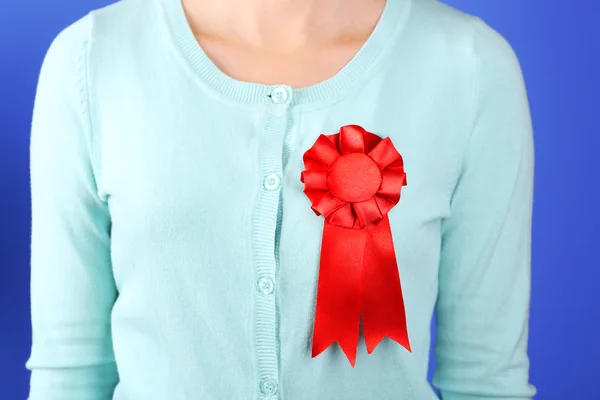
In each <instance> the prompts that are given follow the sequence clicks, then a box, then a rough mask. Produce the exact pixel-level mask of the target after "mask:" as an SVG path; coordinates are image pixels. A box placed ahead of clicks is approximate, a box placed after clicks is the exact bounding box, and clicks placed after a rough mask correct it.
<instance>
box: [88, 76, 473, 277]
mask: <svg viewBox="0 0 600 400" xmlns="http://www.w3.org/2000/svg"><path fill="white" fill-rule="evenodd" d="M391 89H392V90H391V92H390V88H386V89H385V90H384V88H383V87H381V86H379V85H371V86H368V87H367V88H365V90H363V91H362V93H361V96H356V97H353V98H351V99H350V98H349V99H348V100H346V101H343V102H340V103H338V104H335V105H332V106H329V107H324V108H321V109H311V110H302V109H301V108H298V109H296V108H294V107H293V106H289V107H288V106H282V104H277V103H276V102H273V103H272V104H267V105H264V106H262V107H253V108H246V109H239V108H235V107H233V106H232V107H229V106H227V105H223V104H221V103H218V102H208V101H207V102H203V106H202V107H198V108H197V109H194V108H193V107H183V108H181V109H176V110H173V109H172V108H170V109H168V110H165V109H164V108H161V107H157V106H154V107H152V109H153V112H152V113H146V114H144V115H140V114H137V115H136V113H130V114H127V115H126V116H125V117H124V118H105V120H106V121H110V122H109V123H107V124H105V125H104V129H103V130H102V132H101V135H100V138H101V140H100V141H99V142H98V149H99V150H100V151H99V152H98V154H99V163H98V165H99V167H100V168H99V170H100V171H101V173H100V174H99V175H98V188H99V191H100V194H101V196H103V197H105V198H106V199H107V201H108V203H109V206H110V210H111V217H112V233H113V239H116V240H113V246H114V248H115V249H116V251H117V252H118V251H121V248H124V247H125V246H127V251H128V252H132V251H133V252H137V253H138V254H146V255H147V254H151V253H152V252H153V251H156V249H161V251H165V246H169V245H168V243H173V246H171V247H172V248H173V251H174V252H175V251H176V249H182V251H183V250H184V249H195V248H201V249H202V252H196V251H195V250H191V251H190V253H189V254H190V257H192V255H193V254H196V256H197V257H201V258H202V260H196V262H194V261H191V259H190V261H189V262H190V263H191V264H195V265H196V266H197V264H198V263H200V264H206V263H210V262H213V261H214V260H223V261H222V262H223V263H225V264H231V265H232V267H233V268H237V267H236V266H235V264H236V263H239V262H248V263H252V262H257V263H260V262H261V261H260V260H254V261H253V257H255V256H254V254H255V253H256V251H265V252H266V253H268V254H270V255H269V257H271V256H272V258H273V260H276V261H273V262H280V263H286V264H287V265H288V268H287V271H288V273H291V275H290V277H292V276H293V278H291V279H293V280H294V281H295V282H301V281H302V279H311V277H314V273H315V271H316V268H317V267H318V256H319V250H320V246H321V239H322V231H323V223H324V217H323V216H318V215H316V214H315V213H314V211H313V210H312V209H311V200H310V199H309V197H308V196H307V194H306V193H305V183H303V182H302V180H301V173H302V171H303V170H305V168H306V163H305V155H306V153H307V151H308V150H309V149H310V148H311V147H312V146H313V145H314V144H315V142H316V141H317V140H318V139H319V136H320V135H321V134H325V135H331V134H335V133H339V131H340V128H341V127H342V126H346V125H350V124H354V125H359V126H361V127H363V128H364V129H365V130H366V131H368V132H370V133H372V134H373V135H376V136H377V137H379V138H381V139H385V138H389V140H390V141H391V143H392V144H393V146H394V148H395V150H396V151H397V152H398V153H399V154H400V155H401V157H402V160H403V166H404V172H405V173H406V180H407V185H405V186H402V187H401V188H399V194H400V199H399V201H398V202H397V204H395V205H394V206H393V207H392V208H391V209H390V210H389V211H388V212H387V216H388V217H389V221H390V228H391V232H392V236H393V239H394V247H395V251H396V256H397V259H398V263H399V266H400V268H403V267H402V266H403V265H412V266H415V268H422V267H421V266H422V265H427V266H428V268H429V270H430V272H431V274H432V275H431V276H433V275H435V273H436V270H435V268H436V264H437V256H438V250H439V246H440V231H439V224H440V222H441V220H442V219H443V218H444V217H447V216H448V215H449V214H448V213H449V205H450V197H451V193H452V189H453V187H454V185H455V183H456V179H457V176H458V168H459V166H460V162H461V155H462V147H463V146H462V144H461V143H462V141H461V140H460V138H461V137H463V136H464V130H465V128H466V126H467V125H466V124H465V123H463V121H462V120H461V119H460V118H455V117H454V115H453V112H455V110H454V109H452V107H448V108H440V107H439V106H436V103H435V102H432V101H431V98H428V97H426V96H424V97H420V96H412V97H410V96H406V95H403V94H402V93H400V92H398V93H395V92H394V90H393V88H391ZM184 93H185V92H184ZM289 94H290V95H291V96H293V93H289ZM288 100H289V101H292V100H291V99H288ZM154 101H156V100H154ZM183 101H185V94H184V100H183ZM189 101H190V102H192V103H193V101H194V97H193V95H191V94H190V97H189ZM280 106H282V107H280ZM122 116H123V114H122ZM400 189H401V190H400ZM202 243H210V245H209V246H204V245H202ZM166 250H167V254H168V252H169V251H170V250H169V249H168V248H167V249H166ZM179 253H181V251H180V252H179ZM177 256H178V257H183V258H184V259H185V257H186V255H185V254H184V255H181V254H178V255H177ZM167 258H168V257H167ZM211 260H212V261H211ZM240 260H243V261H240ZM191 264H190V265H191ZM117 268H118V266H117ZM194 268H196V267H194ZM311 270H312V271H313V273H312V274H311V273H307V271H311ZM415 271H416V269H415ZM117 272H118V271H117ZM145 272H146V273H148V272H149V271H145ZM421 272H422V271H421ZM405 274H410V271H409V272H406V273H405ZM240 279H242V277H240Z"/></svg>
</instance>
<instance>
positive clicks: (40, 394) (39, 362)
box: [26, 14, 118, 400]
mask: <svg viewBox="0 0 600 400" xmlns="http://www.w3.org/2000/svg"><path fill="white" fill-rule="evenodd" d="M90 24H91V16H90V15H89V14H88V15H87V16H85V17H83V18H81V19H79V20H78V21H76V22H75V23H73V24H71V25H70V26H68V27H67V28H65V29H64V30H63V31H62V32H60V34H59V35H57V36H56V38H55V39H54V40H53V42H52V44H51V45H50V47H49V49H48V50H47V52H46V55H45V57H44V60H43V64H42V67H41V71H40V75H39V80H38V84H37V91H36V95H35V103H34V109H33V117H32V125H31V138H30V139H31V141H30V179H31V206H32V231H31V314H32V339H33V341H32V348H31V354H30V356H29V359H28V360H27V363H26V367H27V368H28V369H30V370H31V381H30V393H29V399H30V400H54V399H57V400H58V399H60V400H67V399H74V400H75V399H76V400H86V399H93V400H96V399H98V400H99V399H110V398H112V393H113V391H114V387H115V385H116V382H117V381H118V375H117V370H116V365H115V361H114V355H113V349H112V340H111V334H110V331H111V328H110V314H111V309H112V306H113V304H114V301H115V299H116V295H117V291H116V288H115V284H114V280H113V276H112V269H111V261H110V215H109V211H108V207H107V204H106V203H104V202H103V201H102V200H101V199H100V198H99V197H98V195H97V190H96V184H95V179H94V173H93V167H92V164H93V159H92V157H91V154H92V152H93V151H92V145H93V141H92V136H91V135H92V134H93V132H92V129H91V126H90V123H89V113H88V99H87V80H86V57H87V48H88V35H89V31H90Z"/></svg>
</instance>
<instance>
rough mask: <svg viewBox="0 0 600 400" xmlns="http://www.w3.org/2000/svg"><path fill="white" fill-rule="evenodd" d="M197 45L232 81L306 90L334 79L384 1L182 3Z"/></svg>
mask: <svg viewBox="0 0 600 400" xmlns="http://www.w3.org/2000/svg"><path fill="white" fill-rule="evenodd" d="M182 3H183V7H184V9H185V11H186V15H187V18H188V22H189V24H190V26H191V28H192V31H193V32H194V35H195V36H196V39H197V40H198V43H199V44H200V46H201V47H202V49H203V50H204V51H205V52H206V53H207V55H208V56H209V57H210V58H211V59H212V61H213V62H214V63H215V64H216V65H217V66H218V67H219V68H220V69H221V70H222V71H223V72H225V73H226V74H227V75H229V76H230V77H232V78H235V79H238V80H241V81H249V82H258V83H263V84H268V85H273V84H288V85H291V86H292V87H305V86H310V85H312V84H315V83H317V82H320V81H323V80H325V79H327V78H330V77H331V76H333V75H335V74H336V73H337V72H338V71H339V70H340V69H341V68H342V67H343V66H344V65H345V64H346V63H347V62H348V61H350V59H351V58H352V57H353V56H354V55H355V54H356V52H357V51H358V50H359V49H360V47H361V46H362V45H363V44H364V42H365V41H366V40H367V38H368V37H369V35H370V34H371V32H372V31H373V29H374V27H375V25H376V24H377V21H378V20H379V17H380V15H381V12H382V10H383V7H384V5H385V0H182Z"/></svg>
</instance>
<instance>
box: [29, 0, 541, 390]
mask: <svg viewBox="0 0 600 400" xmlns="http://www.w3.org/2000/svg"><path fill="white" fill-rule="evenodd" d="M532 136H533V135H532V126H531V120H530V114H529V107H528V101H527V95H526V91H525V85H524V81H523V79H522V74H521V69H520V65H519V62H518V59H517V58H516V56H515V53H514V51H513V49H512V48H511V46H510V45H509V43H508V42H507V41H506V40H505V39H504V38H503V37H502V36H501V35H500V34H499V33H497V32H496V31H495V30H493V29H492V28H491V27H490V26H489V25H487V24H486V23H485V22H484V21H483V20H481V19H480V18H478V17H476V16H473V15H469V14H467V13H464V12H461V11H458V10H456V9H454V8H451V7H450V6H447V5H444V4H442V3H440V2H438V1H435V0H388V1H387V2H384V1H383V0H354V1H348V0H312V1H302V2H298V1H292V0H277V1H275V0H227V1H223V0H184V1H183V2H181V1H180V0H124V1H121V2H118V3H116V4H113V5H110V6H107V7H104V8H101V9H96V10H94V11H92V12H90V13H89V14H88V15H86V16H85V17H82V18H81V19H79V20H78V21H76V22H74V23H73V24H71V25H70V26H69V27H67V28H66V29H64V30H63V31H62V32H61V33H60V34H59V35H58V36H57V37H56V38H55V39H54V41H53V43H52V45H51V46H50V48H49V50H48V52H47V54H46V56H45V59H44V62H43V66H42V69H41V73H40V78H39V83H38V89H37V95H36V100H35V107H34V112H33V124H32V135H31V185H32V204H33V205H32V207H33V210H32V220H33V222H32V223H33V228H32V258H31V268H32V282H31V290H32V299H31V301H32V325H33V326H32V327H33V346H32V351H31V355H30V358H29V359H28V361H27V368H29V369H30V370H31V371H32V375H31V389H30V400H52V399H61V400H62V399H78V400H79V399H117V400H124V399H126V400H138V399H139V400H152V399H156V400H162V399H165V400H192V399H235V400H238V399H288V400H290V399H291V400H297V399H310V400H313V399H327V400H334V399H340V400H342V399H343V400H362V399H408V400H413V399H414V400H422V399H423V400H424V399H435V398H438V397H437V395H436V394H435V392H434V390H433V387H432V386H431V385H429V383H428V382H427V379H426V378H427V369H428V356H429V350H430V335H429V333H430V323H431V319H432V314H433V313H434V312H435V315H436V321H437V334H436V337H437V340H436V342H435V348H434V350H435V355H436V357H437V368H436V370H435V375H434V378H433V386H436V387H437V388H439V391H440V396H441V398H443V399H444V400H463V399H475V398H498V399H500V398H502V399H529V398H532V397H533V396H534V394H535V390H536V389H535V387H534V386H533V385H531V384H530V383H529V382H528V380H529V378H528V369H529V360H528V356H527V333H528V317H529V296H530V234H531V214H532V198H533V196H532V192H533V137H532Z"/></svg>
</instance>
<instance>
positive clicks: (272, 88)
mask: <svg viewBox="0 0 600 400" xmlns="http://www.w3.org/2000/svg"><path fill="white" fill-rule="evenodd" d="M158 2H159V3H160V6H161V11H162V17H163V22H164V23H165V24H166V26H167V28H168V32H169V36H170V37H169V40H170V41H171V43H172V45H174V47H175V49H176V51H177V52H178V53H179V55H180V56H182V59H183V61H184V62H186V63H187V64H188V65H189V66H190V67H191V69H192V70H193V71H194V72H195V73H196V74H197V76H198V78H199V79H200V81H201V82H202V83H203V84H204V85H205V86H206V87H207V88H208V89H209V90H212V91H214V92H216V93H217V94H218V95H220V96H224V97H225V98H226V99H228V100H234V101H237V102H241V103H250V104H261V103H272V102H273V93H276V92H277V90H281V88H284V89H285V90H286V91H287V92H288V93H289V103H290V104H307V103H321V102H330V101H336V100H338V99H339V98H341V97H344V96H345V95H346V94H347V93H348V92H349V90H351V89H352V88H353V87H354V86H356V85H357V84H358V83H359V82H361V81H363V80H366V79H368V78H369V77H370V75H372V74H373V71H374V68H373V67H374V66H375V65H376V63H377V62H378V61H379V60H380V59H381V58H382V57H384V55H385V54H387V53H389V51H386V50H388V49H389V47H391V44H392V43H393V42H394V41H395V39H396V37H397V36H398V35H399V34H400V32H401V31H402V29H403V27H404V25H405V22H406V19H407V16H408V14H409V11H410V2H411V0H387V1H386V4H385V6H384V9H383V11H382V13H381V16H380V17H379V20H378V22H377V24H376V25H375V28H374V29H373V31H372V32H371V34H370V36H369V37H368V39H367V40H366V41H365V43H364V44H363V45H362V46H361V48H360V49H359V51H358V52H357V53H356V54H355V55H354V56H353V57H352V58H351V59H350V61H349V62H348V63H346V65H345V66H344V67H342V69H340V70H339V71H338V72H337V73H336V74H335V75H333V76H332V77H330V78H328V79H326V80H323V81H321V82H318V83H315V84H313V85H310V86H306V87H302V88H291V87H290V86H289V85H287V84H285V83H282V84H280V85H266V84H262V83H256V82H246V81H241V80H237V79H234V78H232V77H230V76H229V75H227V74H225V73H224V72H223V71H221V70H220V69H219V68H218V67H217V66H216V65H215V64H214V63H213V61H212V60H211V59H210V58H209V57H208V55H207V54H206V53H205V52H204V50H203V49H202V47H201V46H200V45H199V44H198V41H197V40H196V38H195V37H194V34H193V32H192V29H191V27H190V26H189V24H188V21H187V18H186V16H185V12H184V8H183V4H182V2H181V0H158Z"/></svg>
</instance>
